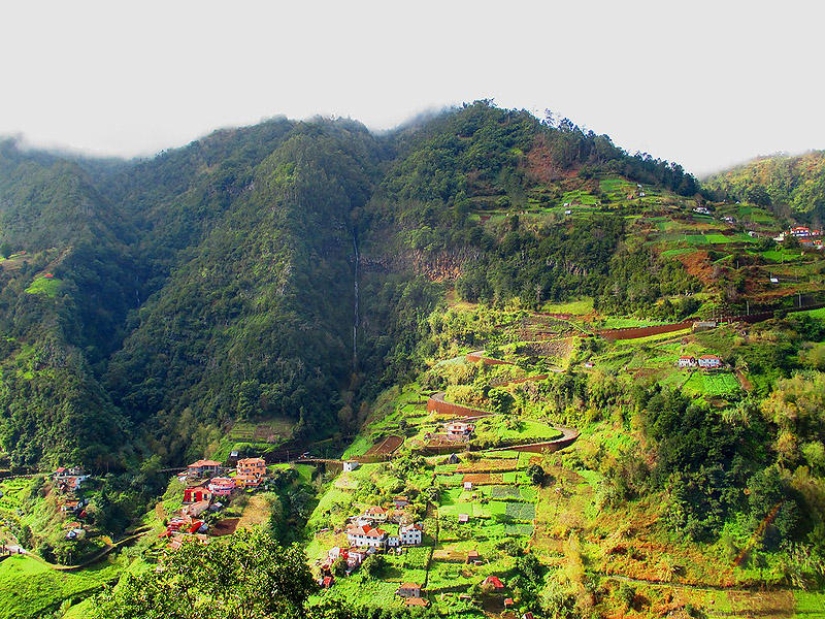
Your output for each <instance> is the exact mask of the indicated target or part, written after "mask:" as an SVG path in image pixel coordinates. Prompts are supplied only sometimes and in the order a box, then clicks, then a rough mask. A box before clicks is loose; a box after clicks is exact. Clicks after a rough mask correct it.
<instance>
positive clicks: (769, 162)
mask: <svg viewBox="0 0 825 619" xmlns="http://www.w3.org/2000/svg"><path fill="white" fill-rule="evenodd" d="M704 184H705V186H706V187H707V188H708V189H709V190H712V191H717V192H719V193H720V194H722V196H726V197H728V198H729V199H731V200H747V201H749V202H752V203H753V204H757V205H759V206H770V207H772V208H773V209H774V210H775V211H776V212H778V213H780V214H786V213H790V214H791V215H793V216H796V217H799V218H800V219H802V220H804V221H807V222H809V223H815V224H817V225H818V224H819V223H821V222H822V220H823V217H825V151H812V152H809V153H806V154H804V155H798V156H793V157H792V156H787V155H776V156H772V157H760V158H759V159H756V160H754V161H751V162H749V163H746V164H745V165H742V166H738V167H736V168H733V169H732V170H728V171H725V172H722V173H720V174H717V175H714V176H712V177H710V178H709V179H707V180H706V181H705V183H704Z"/></svg>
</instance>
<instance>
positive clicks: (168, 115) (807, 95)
mask: <svg viewBox="0 0 825 619" xmlns="http://www.w3.org/2000/svg"><path fill="white" fill-rule="evenodd" d="M820 6H821V7H823V8H820ZM823 17H825V5H823V4H821V3H818V2H812V1H810V0H805V1H796V0H783V1H782V2H778V1H776V2H771V3H767V2H757V1H753V0H749V1H726V0H713V1H708V0H693V1H691V2H678V3H677V2H673V1H671V2H668V1H667V0H655V1H641V0H622V1H618V0H605V1H590V2H588V1H581V0H570V1H568V2H564V3H562V2H554V1H549V0H544V1H534V2H524V1H521V2H520V1H518V0H510V1H508V2H496V3H492V2H490V3H487V2H483V1H479V0H474V1H472V2H465V1H452V0H439V1H438V2H432V1H430V0H419V1H418V2H404V3H401V2H393V1H392V0H383V1H381V2H366V1H362V0H348V1H347V2H341V1H340V0H339V1H336V2H317V1H310V0H305V1H304V2H278V1H276V0H267V1H258V0H251V1H243V0H237V1H235V2H229V1H222V2H214V1H211V0H197V1H189V0H185V1H183V0H163V2H158V1H155V0H142V1H141V2H133V1H131V0H122V1H115V0H106V1H100V2H98V1H94V2H92V1H84V0H72V1H71V2H67V1H66V0H60V1H38V0H29V1H17V2H14V1H11V0H10V1H8V2H6V1H3V2H2V6H1V7H0V75H2V82H0V84H2V86H0V134H12V135H22V136H23V137H24V138H25V140H26V141H27V142H28V143H30V144H33V145H37V146H59V147H64V148H72V149H79V150H83V151H86V152H89V153H93V154H100V155H112V154H116V155H123V156H134V155H149V154H153V153H155V152H158V151H159V150H161V149H164V148H171V147H176V146H181V145H184V144H186V143H188V142H190V141H192V140H194V139H196V138H198V137H201V136H203V135H205V134H207V133H210V132H211V131H213V130H215V129H217V128H220V127H225V126H238V125H248V124H254V123H257V122H259V121H260V120H262V119H265V118H270V117H273V116H280V115H285V116H288V117H290V118H296V119H297V118H306V117H310V116H313V115H316V114H323V115H335V116H349V117H352V118H354V119H357V120H360V121H361V122H363V123H364V124H366V125H367V126H368V127H370V128H374V129H386V128H391V127H394V126H396V125H398V124H399V123H402V122H403V121H405V120H407V119H408V118H410V117H411V116H413V115H415V114H416V113H418V112H421V111H425V110H428V109H432V108H440V107H443V106H446V105H455V104H460V103H462V102H465V101H467V102H469V101H473V100H476V99H483V98H491V99H494V101H495V102H496V103H497V104H498V105H500V106H502V107H514V108H524V109H528V110H530V111H533V112H534V113H536V114H537V115H538V116H540V117H543V116H544V110H545V109H551V110H553V111H554V112H555V113H557V114H558V115H560V116H567V117H569V118H570V119H571V120H573V121H574V122H575V123H577V124H578V125H580V126H586V127H587V128H588V129H592V130H593V131H595V132H597V133H607V134H608V135H610V136H611V137H612V138H613V141H614V142H615V143H616V144H617V145H619V146H621V147H623V148H625V149H626V150H628V151H630V152H631V153H633V152H636V151H637V150H639V151H645V152H648V153H650V154H652V155H653V156H654V157H658V158H662V159H667V160H669V161H676V162H679V163H681V164H682V165H684V166H685V168H687V169H688V170H690V171H692V172H694V173H696V174H700V175H701V174H702V173H706V172H710V171H713V170H715V169H720V168H723V167H725V166H728V165H730V164H733V163H738V162H742V161H745V160H747V159H750V158H753V157H755V156H757V155H766V154H771V153H775V152H779V151H785V152H790V153H798V152H803V151H806V150H811V149H823V148H825V119H823V109H825V105H823V85H822V82H823V76H822V59H823V50H822V43H821V37H822V34H821V29H822V24H823Z"/></svg>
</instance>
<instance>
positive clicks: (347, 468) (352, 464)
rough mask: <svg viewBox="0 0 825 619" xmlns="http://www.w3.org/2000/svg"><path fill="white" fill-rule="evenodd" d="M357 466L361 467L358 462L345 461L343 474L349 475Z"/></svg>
mask: <svg viewBox="0 0 825 619" xmlns="http://www.w3.org/2000/svg"><path fill="white" fill-rule="evenodd" d="M359 466H361V463H360V462H358V461H357V460H347V461H346V462H344V472H345V473H351V472H352V471H354V470H355V469H357V468H358V467H359Z"/></svg>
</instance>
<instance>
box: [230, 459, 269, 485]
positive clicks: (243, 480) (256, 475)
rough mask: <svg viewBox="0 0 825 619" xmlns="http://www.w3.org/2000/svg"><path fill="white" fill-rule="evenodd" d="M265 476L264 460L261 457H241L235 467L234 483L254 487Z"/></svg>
mask: <svg viewBox="0 0 825 619" xmlns="http://www.w3.org/2000/svg"><path fill="white" fill-rule="evenodd" d="M265 476H266V460H264V459H263V458H241V459H240V460H238V464H237V467H236V469H235V484H237V485H241V486H243V487H255V486H258V485H259V484H260V483H261V480H263V478H264V477H265Z"/></svg>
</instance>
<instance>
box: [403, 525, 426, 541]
mask: <svg viewBox="0 0 825 619" xmlns="http://www.w3.org/2000/svg"><path fill="white" fill-rule="evenodd" d="M398 537H399V538H400V540H401V545H402V546H420V545H421V542H422V541H424V526H423V525H422V524H421V523H420V522H419V523H415V524H408V525H401V527H399V529H398Z"/></svg>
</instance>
